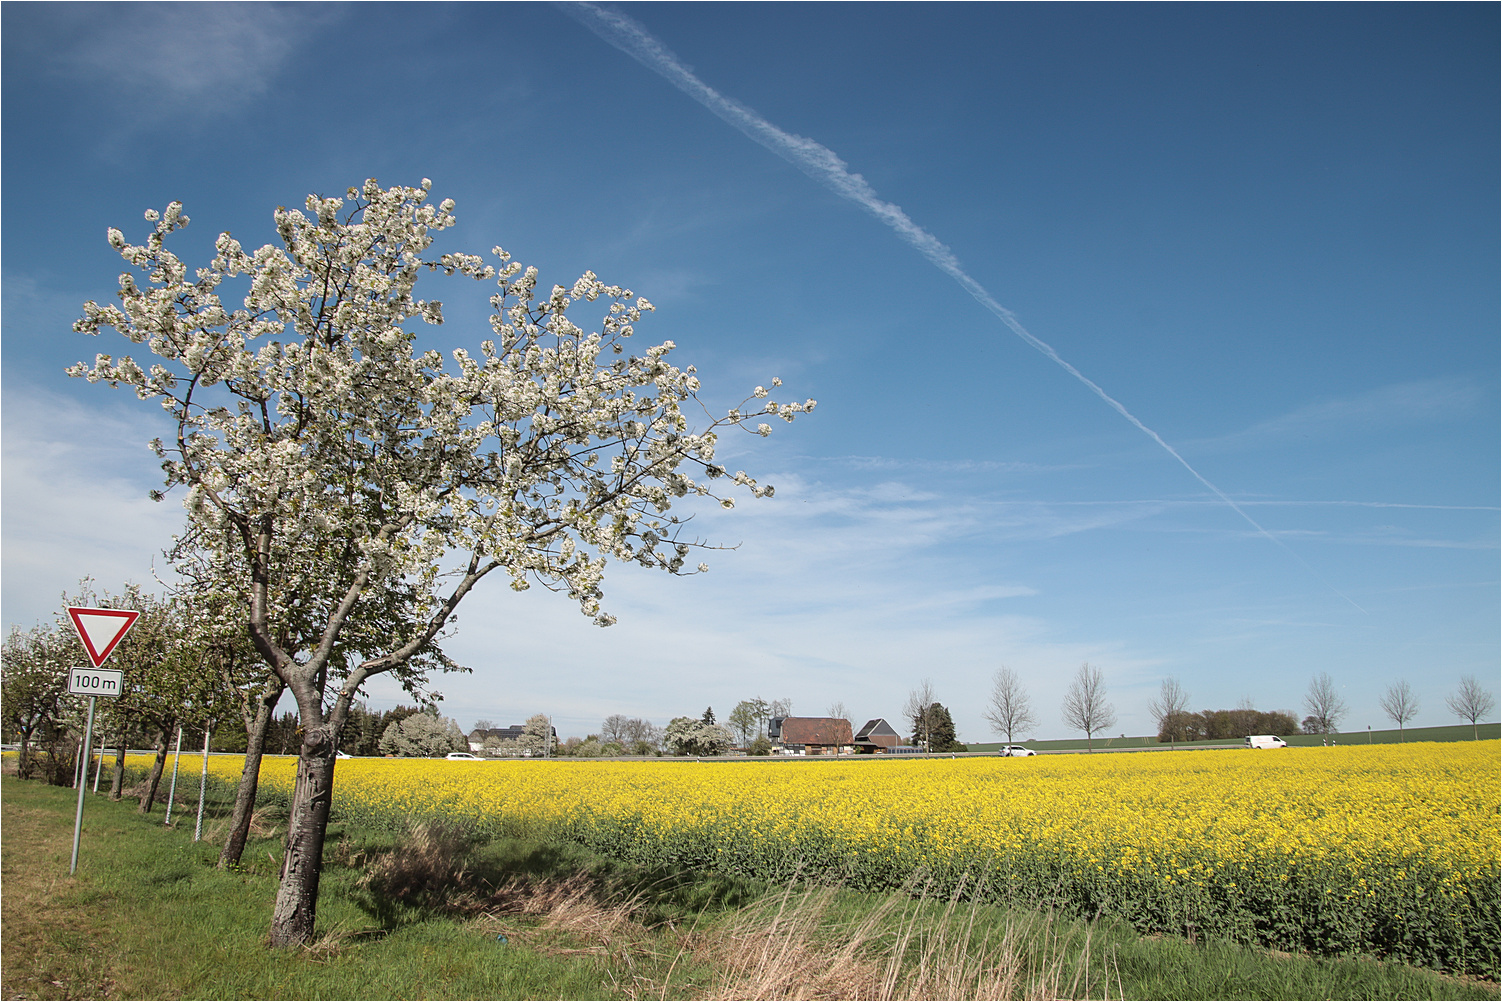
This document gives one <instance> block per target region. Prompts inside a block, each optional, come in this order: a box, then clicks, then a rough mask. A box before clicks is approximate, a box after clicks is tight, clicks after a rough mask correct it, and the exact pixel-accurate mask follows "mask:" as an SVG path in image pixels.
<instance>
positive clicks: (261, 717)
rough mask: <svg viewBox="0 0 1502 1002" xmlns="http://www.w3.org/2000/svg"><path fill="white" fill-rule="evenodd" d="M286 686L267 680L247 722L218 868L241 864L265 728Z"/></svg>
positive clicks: (263, 745)
mask: <svg viewBox="0 0 1502 1002" xmlns="http://www.w3.org/2000/svg"><path fill="white" fill-rule="evenodd" d="M285 688H286V686H285V685H283V684H282V681H281V679H277V678H273V679H272V680H271V681H269V682H267V684H266V687H265V688H264V689H262V690H261V695H260V697H259V698H258V699H257V705H256V715H255V716H254V717H252V718H250V719H249V720H247V721H246V722H245V767H244V768H243V769H242V770H240V785H239V787H238V788H237V789H236V790H235V810H234V812H233V813H232V814H231V815H230V822H229V838H227V839H225V842H224V850H223V851H222V852H220V853H219V869H221V870H228V869H230V868H231V867H235V866H239V865H240V856H241V855H242V854H243V853H244V852H245V842H246V840H247V839H248V838H249V837H250V819H251V816H252V815H253V814H254V813H255V809H256V790H257V789H258V788H259V786H260V782H261V756H262V755H263V754H265V750H266V732H267V730H269V729H270V727H271V722H272V719H273V716H272V714H273V713H274V712H275V711H276V704H277V701H278V700H280V699H281V698H282V691H283V690H284V689H285Z"/></svg>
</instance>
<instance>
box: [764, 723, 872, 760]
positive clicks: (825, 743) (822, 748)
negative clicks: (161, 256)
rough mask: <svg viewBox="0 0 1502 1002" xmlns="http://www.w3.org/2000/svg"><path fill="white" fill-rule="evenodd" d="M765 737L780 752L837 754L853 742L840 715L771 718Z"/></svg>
mask: <svg viewBox="0 0 1502 1002" xmlns="http://www.w3.org/2000/svg"><path fill="white" fill-rule="evenodd" d="M767 737H769V738H771V739H772V744H773V745H775V746H776V747H777V750H778V751H779V752H780V753H781V754H783V755H838V754H839V753H840V752H841V751H848V750H850V749H851V748H852V747H853V746H854V744H855V741H854V739H853V738H852V737H851V736H850V721H848V720H843V719H841V718H839V717H773V718H772V726H771V727H769V728H767Z"/></svg>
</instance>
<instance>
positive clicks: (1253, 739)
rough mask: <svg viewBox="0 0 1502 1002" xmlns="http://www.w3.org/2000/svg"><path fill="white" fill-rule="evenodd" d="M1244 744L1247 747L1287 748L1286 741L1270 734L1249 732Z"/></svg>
mask: <svg viewBox="0 0 1502 1002" xmlns="http://www.w3.org/2000/svg"><path fill="white" fill-rule="evenodd" d="M1246 746H1247V747H1248V748H1287V747H1288V742H1287V741H1284V740H1283V739H1282V738H1280V737H1277V736H1276V735H1272V734H1249V735H1247V739H1246Z"/></svg>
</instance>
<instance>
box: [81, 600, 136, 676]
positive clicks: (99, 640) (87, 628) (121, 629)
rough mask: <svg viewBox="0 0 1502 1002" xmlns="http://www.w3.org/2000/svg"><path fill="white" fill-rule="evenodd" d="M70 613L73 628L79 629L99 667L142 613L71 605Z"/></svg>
mask: <svg viewBox="0 0 1502 1002" xmlns="http://www.w3.org/2000/svg"><path fill="white" fill-rule="evenodd" d="M68 615H69V617H70V618H72V620H73V628H74V629H76V630H77V631H78V639H79V640H82V641H83V649H84V650H86V651H88V652H89V660H90V661H92V662H94V667H95V668H98V667H99V666H100V665H102V664H104V659H105V658H107V657H109V656H110V652H111V651H113V650H114V649H115V645H116V644H118V643H119V642H120V638H121V637H123V636H125V631H126V630H129V629H130V628H131V627H132V626H133V625H135V622H136V617H138V616H140V615H141V614H140V613H139V612H135V611H133V610H130V609H86V608H80V607H79V606H76V605H70V606H68Z"/></svg>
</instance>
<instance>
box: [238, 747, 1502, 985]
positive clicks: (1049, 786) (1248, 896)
mask: <svg viewBox="0 0 1502 1002" xmlns="http://www.w3.org/2000/svg"><path fill="white" fill-rule="evenodd" d="M221 761H222V762H223V763H224V765H228V764H230V762H232V761H233V760H221ZM1498 762H1499V742H1497V741H1481V742H1465V743H1458V744H1433V743H1424V744H1409V745H1398V746H1394V745H1375V746H1371V747H1361V746H1356V747H1341V748H1317V749H1299V750H1290V751H1279V752H1252V751H1220V752H1212V751H1198V752H1179V753H1155V754H1138V755H1070V756H1046V757H1041V758H1033V759H960V760H917V761H870V760H865V761H804V762H744V763H739V762H737V763H699V762H690V761H673V760H664V761H661V762H620V763H612V762H610V761H608V760H604V761H601V760H593V761H553V762H529V761H523V762H474V763H463V762H446V761H426V760H368V759H356V760H351V761H345V762H341V763H340V765H339V768H338V774H337V780H336V790H335V813H336V815H337V814H346V815H357V816H361V817H363V818H364V819H366V820H368V821H372V822H375V823H381V824H393V825H394V824H404V823H406V822H407V821H408V820H409V819H413V818H419V819H420V818H432V817H442V818H449V819H453V820H455V821H459V822H461V823H463V824H465V825H470V826H474V827H478V828H482V829H487V830H491V831H495V832H497V833H499V832H503V831H516V830H518V829H524V830H530V831H534V832H536V831H539V830H542V831H545V832H548V833H551V834H554V835H556V836H560V837H566V838H570V839H575V840H577V841H580V842H583V843H586V844H588V845H590V846H592V847H594V848H596V849H599V850H601V851H603V852H606V853H608V854H611V855H614V856H617V857H622V858H628V859H633V860H638V861H642V862H647V863H663V864H674V865H689V866H695V867H702V868H710V869H720V870H727V871H734V872H740V873H745V874H751V875H757V876H764V877H769V878H774V879H775V878H784V877H787V876H789V875H791V874H794V873H802V874H804V875H809V876H819V877H824V876H827V877H830V878H834V879H839V880H843V881H845V882H847V883H849V884H851V885H853V886H856V887H861V888H877V887H890V886H900V885H901V884H903V883H904V882H905V881H907V880H909V879H910V878H912V876H913V874H914V873H915V872H918V873H920V874H922V875H924V877H925V878H926V879H929V880H931V881H934V882H936V884H937V886H938V888H940V889H952V888H956V887H964V888H966V889H967V891H968V890H977V889H978V891H979V893H982V894H984V895H986V896H987V897H991V898H994V899H998V900H1003V899H1009V900H1013V901H1019V902H1026V903H1029V904H1033V905H1036V906H1040V907H1049V908H1055V909H1059V910H1063V911H1067V912H1071V913H1075V914H1084V915H1093V914H1095V913H1096V912H1097V911H1103V912H1105V913H1108V914H1114V915H1117V916H1120V917H1122V918H1125V919H1127V920H1128V921H1130V922H1132V923H1133V924H1134V925H1135V926H1136V927H1137V928H1138V929H1140V930H1143V931H1162V932H1178V933H1186V932H1187V933H1191V934H1195V935H1206V936H1221V937H1228V938H1231V939H1234V940H1237V941H1240V942H1247V943H1256V944H1261V945H1265V946H1270V947H1274V948H1279V949H1286V950H1302V949H1307V950H1313V951H1315V952H1320V953H1346V952H1362V953H1372V954H1376V955H1379V956H1387V957H1393V958H1395V959H1402V960H1405V961H1407V962H1410V963H1415V964H1420V965H1423V966H1429V967H1436V968H1439V969H1443V970H1450V971H1457V972H1461V971H1463V972H1472V973H1480V974H1488V975H1490V976H1492V977H1495V976H1496V975H1497V969H1498V951H1499V944H1498V925H1499V905H1498V886H1499V884H1498V882H1499V855H1502V836H1499V798H1502V790H1499V765H1498ZM219 768H223V766H219ZM263 777H264V780H265V782H266V783H267V785H268V786H269V787H271V788H272V789H276V788H282V789H285V788H286V787H287V786H288V785H289V784H290V782H291V778H292V763H291V761H290V760H268V761H267V764H266V766H265V767H264V769H263Z"/></svg>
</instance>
